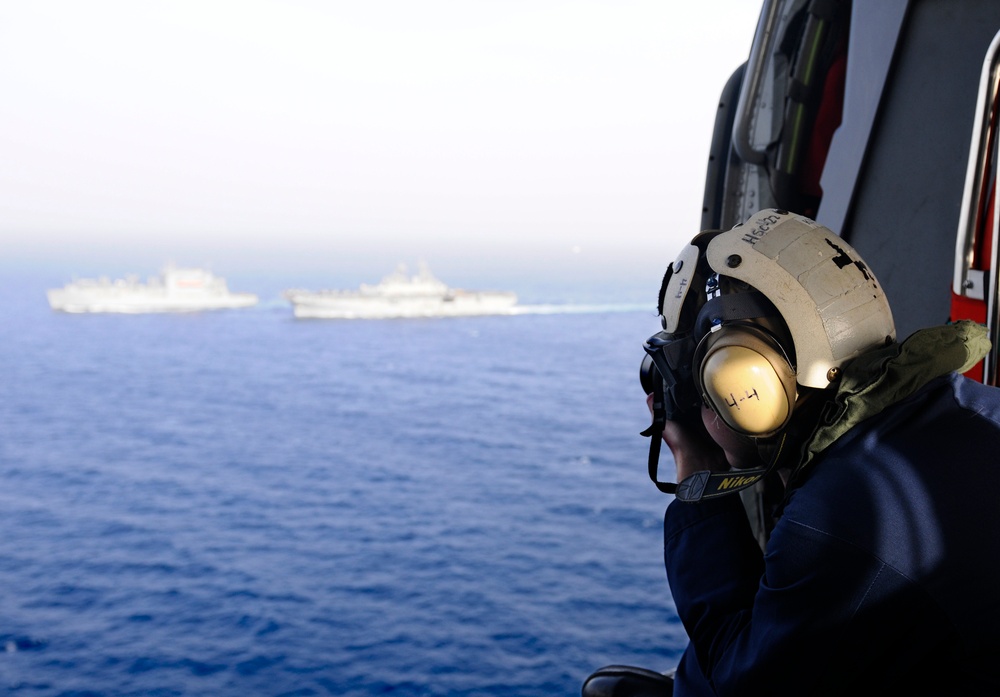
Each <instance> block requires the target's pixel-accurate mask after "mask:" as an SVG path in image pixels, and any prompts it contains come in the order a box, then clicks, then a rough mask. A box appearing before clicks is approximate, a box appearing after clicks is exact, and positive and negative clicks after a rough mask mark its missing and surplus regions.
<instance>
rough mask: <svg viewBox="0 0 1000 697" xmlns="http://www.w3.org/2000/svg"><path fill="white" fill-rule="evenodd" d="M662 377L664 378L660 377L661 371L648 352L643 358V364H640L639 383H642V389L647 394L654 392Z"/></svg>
mask: <svg viewBox="0 0 1000 697" xmlns="http://www.w3.org/2000/svg"><path fill="white" fill-rule="evenodd" d="M660 379H662V378H660V371H659V370H657V369H656V365H655V364H654V363H653V358H652V356H650V355H649V354H648V353H647V354H646V355H645V357H644V358H643V359H642V365H641V366H639V384H640V385H642V389H643V391H644V392H645V393H646V394H652V392H653V386H654V385H656V381H657V380H660Z"/></svg>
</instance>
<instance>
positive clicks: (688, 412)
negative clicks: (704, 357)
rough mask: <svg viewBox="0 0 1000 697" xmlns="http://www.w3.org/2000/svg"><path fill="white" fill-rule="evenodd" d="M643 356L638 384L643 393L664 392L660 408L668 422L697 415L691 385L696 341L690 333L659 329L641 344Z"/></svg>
mask: <svg viewBox="0 0 1000 697" xmlns="http://www.w3.org/2000/svg"><path fill="white" fill-rule="evenodd" d="M642 347H643V349H644V350H645V351H646V355H645V356H644V357H643V359H642V365H641V366H640V367H639V383H640V384H641V385H642V389H643V390H644V391H645V393H646V394H651V393H652V394H656V392H657V388H658V387H659V388H660V389H662V391H663V409H664V411H665V414H666V418H667V419H668V420H669V421H682V420H684V419H685V418H689V417H692V416H695V415H697V414H698V410H699V407H700V406H701V399H700V398H699V396H698V392H697V390H696V389H695V386H694V374H693V369H692V361H693V359H694V350H695V341H694V338H693V337H692V335H691V334H690V333H682V334H671V333H668V332H658V333H656V334H654V335H653V336H651V337H649V338H648V339H646V342H645V343H644V344H643V346H642Z"/></svg>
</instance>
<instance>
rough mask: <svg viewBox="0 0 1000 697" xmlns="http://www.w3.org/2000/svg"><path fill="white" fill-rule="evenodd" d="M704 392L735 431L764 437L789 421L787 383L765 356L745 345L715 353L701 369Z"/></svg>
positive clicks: (722, 347) (789, 410) (712, 353)
mask: <svg viewBox="0 0 1000 697" xmlns="http://www.w3.org/2000/svg"><path fill="white" fill-rule="evenodd" d="M701 382H702V389H703V390H704V393H705V397H706V398H707V399H708V400H709V401H710V402H711V404H712V406H713V408H714V410H715V412H716V413H717V414H719V416H721V417H722V419H723V420H724V421H725V422H726V423H727V424H728V425H729V426H730V428H732V429H733V430H735V431H739V432H740V433H745V434H747V435H756V436H764V435H769V434H771V433H773V432H774V431H777V430H778V429H779V428H781V427H782V426H784V425H785V422H786V421H787V420H788V416H789V413H790V412H791V409H792V404H791V403H790V402H789V397H788V390H787V385H786V382H784V381H782V378H781V377H780V376H779V375H778V373H777V371H776V370H775V368H774V366H772V365H771V363H770V361H768V360H767V359H766V358H765V357H764V356H763V355H761V354H760V353H758V352H757V351H755V350H753V349H750V348H747V347H745V346H736V345H728V346H721V347H718V348H716V349H714V350H712V351H711V353H710V355H709V356H708V357H706V359H705V361H704V363H703V364H702V369H701Z"/></svg>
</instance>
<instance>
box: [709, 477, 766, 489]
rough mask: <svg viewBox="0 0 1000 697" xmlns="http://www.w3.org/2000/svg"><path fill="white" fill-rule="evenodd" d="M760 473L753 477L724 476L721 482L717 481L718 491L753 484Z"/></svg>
mask: <svg viewBox="0 0 1000 697" xmlns="http://www.w3.org/2000/svg"><path fill="white" fill-rule="evenodd" d="M761 476H762V475H759V474H758V475H756V476H754V477H726V478H725V479H723V480H722V481H721V482H719V491H726V490H727V489H734V488H736V487H738V486H749V485H750V484H753V483H754V482H756V481H757V480H758V479H760V478H761Z"/></svg>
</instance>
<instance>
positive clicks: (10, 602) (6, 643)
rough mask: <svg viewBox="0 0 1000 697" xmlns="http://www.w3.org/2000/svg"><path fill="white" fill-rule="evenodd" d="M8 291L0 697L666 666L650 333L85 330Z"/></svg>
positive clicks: (321, 690)
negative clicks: (643, 365) (649, 468)
mask: <svg viewBox="0 0 1000 697" xmlns="http://www.w3.org/2000/svg"><path fill="white" fill-rule="evenodd" d="M2 290H3V295H2V297H0V302H2V306H3V308H4V324H5V327H4V329H3V332H2V335H3V337H4V340H3V341H2V342H0V363H2V365H3V375H4V378H3V380H2V381H0V423H2V424H3V432H2V439H0V482H2V486H0V521H2V526H0V529H2V531H3V534H2V535H0V586H2V588H3V589H4V590H3V592H2V593H0V690H5V691H7V692H8V693H11V694H24V695H85V694H86V695H140V694H141V695H233V696H236V695H240V696H243V695H326V694H334V695H359V696H360V695H372V694H379V693H386V692H391V693H393V694H396V695H407V696H408V695H484V696H485V695H489V696H490V697H503V696H505V695H511V696H513V695H518V696H523V695H528V696H530V695H538V696H539V697H541V696H545V697H551V696H552V695H578V694H579V689H580V684H581V682H582V680H583V679H584V678H585V677H586V675H587V674H588V673H589V672H590V671H592V670H593V669H595V668H597V667H599V666H601V665H604V664H608V663H629V664H634V665H640V666H645V667H648V668H654V669H659V670H665V669H667V668H670V667H672V666H673V665H674V664H675V663H676V661H677V658H678V656H679V654H680V651H681V650H682V649H683V646H684V643H685V640H684V633H683V630H682V628H681V627H680V625H679V623H678V621H677V618H676V616H675V614H674V611H673V606H672V602H671V599H670V596H669V591H668V588H667V584H666V580H665V575H664V572H663V566H662V515H663V509H664V507H665V505H666V504H667V503H668V498H667V497H665V496H663V495H662V494H660V493H659V492H657V491H656V489H655V488H654V487H653V486H652V484H651V483H650V482H649V481H648V480H647V479H646V473H645V470H646V447H647V443H648V441H647V440H646V439H644V438H642V437H640V436H639V435H638V434H639V431H641V430H642V429H643V428H645V426H646V425H647V423H648V416H647V413H646V408H645V404H644V401H643V396H642V393H641V389H640V387H639V382H638V366H639V362H640V358H641V354H642V351H641V343H642V340H643V339H644V338H645V337H647V336H648V335H650V334H652V333H653V332H655V331H656V330H657V329H658V328H659V327H658V323H657V321H656V318H655V317H654V316H653V313H652V312H650V311H635V310H631V311H624V310H622V309H621V308H611V307H608V308H603V309H602V308H601V307H589V308H585V309H586V311H577V312H560V311H557V310H552V311H549V312H546V313H544V314H524V315H519V316H513V317H482V318H465V319H449V320H407V321H344V322H338V321H301V320H299V321H296V320H294V319H293V318H292V316H291V309H290V308H289V307H287V306H283V305H282V304H280V303H265V304H263V305H262V306H261V307H259V308H256V309H252V310H244V311H228V312H217V313H202V314H192V315H145V316H110V315H108V316H104V315H92V316H80V315H63V314H58V313H53V312H51V311H50V310H49V309H48V307H47V306H46V305H45V302H44V294H41V295H32V296H30V297H29V296H27V295H23V294H18V293H15V292H14V291H13V290H12V289H11V288H10V287H5V288H3V289H2ZM567 309H572V308H567ZM578 309H579V308H578ZM667 458H669V454H667V453H664V459H665V460H666V459H667ZM667 469H669V468H667Z"/></svg>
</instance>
